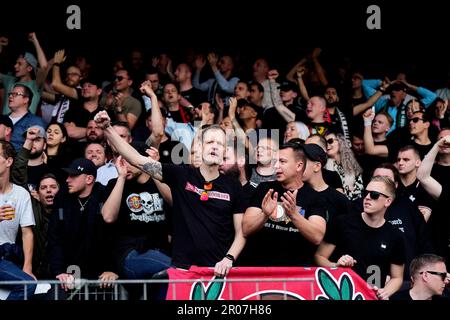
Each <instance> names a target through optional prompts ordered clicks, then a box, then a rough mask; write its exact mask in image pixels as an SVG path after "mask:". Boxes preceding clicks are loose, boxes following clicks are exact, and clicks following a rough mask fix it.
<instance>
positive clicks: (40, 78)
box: [28, 32, 48, 88]
mask: <svg viewBox="0 0 450 320" xmlns="http://www.w3.org/2000/svg"><path fill="white" fill-rule="evenodd" d="M28 40H30V41H31V43H33V45H34V48H35V49H36V54H37V59H38V62H39V67H40V68H39V69H38V70H37V71H36V84H37V86H38V87H39V88H41V87H43V85H44V82H45V79H46V78H47V74H48V61H47V58H46V57H45V53H44V50H42V47H41V45H40V43H39V40H38V38H37V36H36V33H34V32H31V33H30V34H29V35H28Z"/></svg>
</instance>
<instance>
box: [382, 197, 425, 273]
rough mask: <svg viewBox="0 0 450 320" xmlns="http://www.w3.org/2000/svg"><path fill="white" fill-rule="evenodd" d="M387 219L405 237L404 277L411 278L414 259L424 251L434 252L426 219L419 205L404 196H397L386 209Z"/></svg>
mask: <svg viewBox="0 0 450 320" xmlns="http://www.w3.org/2000/svg"><path fill="white" fill-rule="evenodd" d="M385 219H386V220H387V221H388V222H389V223H390V224H391V225H392V226H394V227H396V228H398V229H399V230H400V231H401V233H402V235H403V237H404V239H405V271H404V278H405V280H406V279H409V278H410V277H409V264H410V263H411V261H412V259H414V257H416V256H418V255H420V254H423V253H434V249H433V246H432V245H431V241H430V234H429V231H428V228H427V225H426V222H425V219H424V217H423V215H422V213H421V212H420V211H419V209H418V208H417V205H415V204H414V203H413V202H411V200H410V199H409V198H407V197H404V196H397V198H396V199H395V200H394V202H393V203H392V204H391V205H390V206H389V208H388V209H387V210H386V214H385Z"/></svg>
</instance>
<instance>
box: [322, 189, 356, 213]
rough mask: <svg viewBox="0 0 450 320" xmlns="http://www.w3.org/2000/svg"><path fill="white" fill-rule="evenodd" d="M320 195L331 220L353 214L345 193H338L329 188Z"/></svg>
mask: <svg viewBox="0 0 450 320" xmlns="http://www.w3.org/2000/svg"><path fill="white" fill-rule="evenodd" d="M318 193H319V197H320V199H321V200H322V201H323V203H324V205H325V208H326V209H327V211H328V216H329V219H330V220H331V219H334V218H336V217H337V216H339V215H342V214H348V213H351V208H350V201H349V200H348V198H347V197H346V196H345V195H344V194H343V193H341V192H339V191H336V189H333V188H332V187H328V188H327V189H326V190H324V191H319V192H318Z"/></svg>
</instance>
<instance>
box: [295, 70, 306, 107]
mask: <svg viewBox="0 0 450 320" xmlns="http://www.w3.org/2000/svg"><path fill="white" fill-rule="evenodd" d="M304 74H305V67H300V68H299V69H297V83H298V88H299V89H300V94H301V95H302V97H303V99H305V100H306V101H309V94H308V90H307V89H306V86H305V82H304V81H303V75H304Z"/></svg>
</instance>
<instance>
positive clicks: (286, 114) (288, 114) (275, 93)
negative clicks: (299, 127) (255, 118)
mask: <svg viewBox="0 0 450 320" xmlns="http://www.w3.org/2000/svg"><path fill="white" fill-rule="evenodd" d="M278 75H279V74H278V71H277V70H270V71H269V73H268V77H269V81H270V87H271V90H270V95H271V99H272V103H273V105H274V107H275V109H276V110H277V111H278V113H279V114H280V116H281V117H282V118H283V119H284V121H286V122H288V123H289V122H292V121H295V113H293V112H292V111H291V110H289V109H288V108H287V107H286V106H285V105H283V102H282V101H281V97H280V91H279V89H278V88H276V82H275V79H276V78H278Z"/></svg>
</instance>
